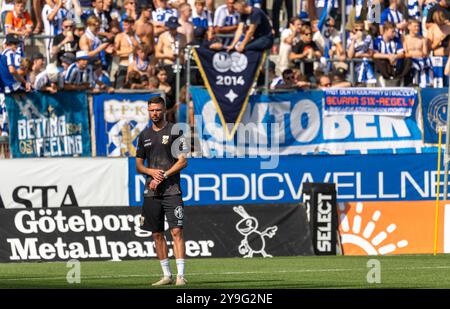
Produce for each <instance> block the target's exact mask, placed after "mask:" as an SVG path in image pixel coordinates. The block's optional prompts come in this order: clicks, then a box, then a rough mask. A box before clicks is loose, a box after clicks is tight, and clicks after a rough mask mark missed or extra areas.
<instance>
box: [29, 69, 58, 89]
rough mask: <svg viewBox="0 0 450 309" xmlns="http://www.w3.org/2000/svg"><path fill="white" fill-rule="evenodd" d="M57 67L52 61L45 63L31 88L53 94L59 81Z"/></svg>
mask: <svg viewBox="0 0 450 309" xmlns="http://www.w3.org/2000/svg"><path fill="white" fill-rule="evenodd" d="M60 78H62V77H60V76H59V71H58V67H57V66H56V64H54V63H50V64H49V65H47V67H46V68H45V70H44V71H42V72H41V73H39V74H38V75H37V76H36V80H35V82H34V84H33V88H34V89H35V90H37V91H41V92H49V93H51V94H55V93H57V92H58V85H60V84H61V83H60V82H59V79H60Z"/></svg>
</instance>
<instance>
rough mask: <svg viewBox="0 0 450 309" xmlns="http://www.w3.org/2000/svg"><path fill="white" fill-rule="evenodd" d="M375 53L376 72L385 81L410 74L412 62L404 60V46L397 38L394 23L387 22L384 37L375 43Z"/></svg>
mask: <svg viewBox="0 0 450 309" xmlns="http://www.w3.org/2000/svg"><path fill="white" fill-rule="evenodd" d="M374 51H375V53H374V55H373V58H374V59H375V68H376V71H377V72H379V73H381V75H382V76H383V77H384V78H385V79H394V78H403V77H404V76H405V75H406V74H408V73H409V71H410V68H411V60H410V59H404V58H405V51H404V49H403V44H402V42H401V40H400V39H399V38H398V37H396V35H395V26H394V25H393V24H392V23H390V22H385V24H384V33H383V35H381V36H379V37H378V38H376V39H375V41H374ZM382 86H383V85H382Z"/></svg>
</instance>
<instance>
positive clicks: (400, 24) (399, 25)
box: [380, 0, 408, 37]
mask: <svg viewBox="0 0 450 309" xmlns="http://www.w3.org/2000/svg"><path fill="white" fill-rule="evenodd" d="M398 5H399V0H389V7H388V8H386V9H385V10H384V11H383V12H382V13H381V22H380V33H381V34H383V31H384V24H385V23H386V22H390V23H391V24H393V25H395V27H396V35H397V36H398V37H400V36H401V35H402V34H403V32H404V30H405V29H406V27H407V26H408V23H407V22H406V20H405V18H404V17H403V14H402V13H400V11H399V9H398Z"/></svg>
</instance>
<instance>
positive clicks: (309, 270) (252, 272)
mask: <svg viewBox="0 0 450 309" xmlns="http://www.w3.org/2000/svg"><path fill="white" fill-rule="evenodd" d="M420 269H450V266H421V267H397V268H384V270H388V271H389V270H391V271H392V270H420ZM355 270H357V271H366V270H367V268H329V269H297V270H295V269H290V270H276V271H266V272H265V271H235V272H234V271H230V272H208V273H195V272H193V273H189V274H187V276H211V275H214V276H217V275H258V274H274V273H311V272H346V271H355ZM151 277H160V275H159V274H158V275H156V274H155V275H153V274H149V275H112V276H82V277H81V278H82V279H84V280H90V279H120V278H151ZM58 279H66V277H23V278H1V277H0V280H1V281H22V280H58Z"/></svg>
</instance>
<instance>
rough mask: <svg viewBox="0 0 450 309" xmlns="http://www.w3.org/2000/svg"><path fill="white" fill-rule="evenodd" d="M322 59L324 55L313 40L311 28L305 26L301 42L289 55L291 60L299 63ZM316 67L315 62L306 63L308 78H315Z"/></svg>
mask: <svg viewBox="0 0 450 309" xmlns="http://www.w3.org/2000/svg"><path fill="white" fill-rule="evenodd" d="M320 57H322V53H321V52H320V50H319V47H317V44H316V43H314V42H313V40H312V30H311V26H307V25H303V26H302V30H301V36H300V41H299V42H298V43H297V44H295V46H294V47H293V48H292V52H291V53H290V54H289V60H291V61H294V62H298V61H299V60H306V59H308V60H311V59H318V58H320ZM313 73H314V65H313V62H306V63H305V72H304V74H305V75H306V76H313Z"/></svg>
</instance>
